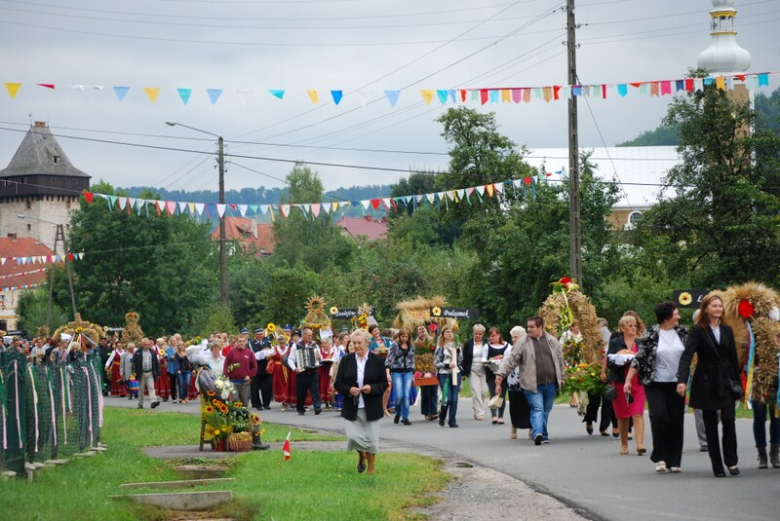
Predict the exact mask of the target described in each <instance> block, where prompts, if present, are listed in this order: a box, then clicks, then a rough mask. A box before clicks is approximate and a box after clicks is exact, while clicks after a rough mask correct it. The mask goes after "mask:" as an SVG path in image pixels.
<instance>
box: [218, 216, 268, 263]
mask: <svg viewBox="0 0 780 521" xmlns="http://www.w3.org/2000/svg"><path fill="white" fill-rule="evenodd" d="M253 226H254V224H253V223H252V220H251V219H248V218H246V217H226V218H225V238H226V239H227V240H229V241H233V240H235V241H239V242H240V243H241V247H242V248H243V249H244V251H246V252H257V254H258V255H259V256H263V255H270V254H271V253H273V251H274V229H273V226H274V225H273V224H258V225H257V226H256V227H255V228H254V229H253ZM211 238H212V239H214V240H217V239H219V226H217V227H216V228H214V231H213V232H211Z"/></svg>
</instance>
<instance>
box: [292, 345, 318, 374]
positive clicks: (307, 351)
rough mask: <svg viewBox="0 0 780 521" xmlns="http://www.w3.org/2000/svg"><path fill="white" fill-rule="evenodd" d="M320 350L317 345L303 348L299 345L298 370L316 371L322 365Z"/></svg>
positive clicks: (297, 353) (297, 352)
mask: <svg viewBox="0 0 780 521" xmlns="http://www.w3.org/2000/svg"><path fill="white" fill-rule="evenodd" d="M319 351H320V350H319V348H318V347H317V344H312V345H311V346H310V347H309V346H303V345H301V344H298V346H297V347H296V352H295V354H296V360H295V362H296V364H297V365H298V369H300V370H301V371H305V370H306V369H314V368H316V367H319V365H320V357H319V356H318V355H319Z"/></svg>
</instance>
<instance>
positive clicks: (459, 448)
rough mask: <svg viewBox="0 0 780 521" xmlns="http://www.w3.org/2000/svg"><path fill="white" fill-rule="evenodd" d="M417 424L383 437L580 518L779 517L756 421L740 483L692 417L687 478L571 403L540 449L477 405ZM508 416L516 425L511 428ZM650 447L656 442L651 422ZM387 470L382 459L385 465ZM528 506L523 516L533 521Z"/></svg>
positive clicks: (557, 412) (336, 427)
mask: <svg viewBox="0 0 780 521" xmlns="http://www.w3.org/2000/svg"><path fill="white" fill-rule="evenodd" d="M106 403H107V405H120V406H123V407H128V406H132V407H135V403H136V402H134V401H133V402H129V401H128V400H126V399H119V398H107V399H106ZM157 410H158V411H181V412H191V413H196V411H197V404H192V403H190V404H187V405H178V404H170V403H163V404H162V406H161V407H160V408H158V409H157ZM262 417H263V421H268V422H272V423H276V424H287V425H291V426H296V427H309V428H314V429H324V430H329V431H335V432H341V433H343V432H344V420H343V419H341V418H340V417H339V416H338V413H337V412H333V411H324V412H323V413H322V414H321V415H319V416H315V415H314V413H313V412H308V413H307V414H306V415H305V416H299V415H298V414H297V413H296V412H295V411H287V412H281V411H280V410H279V405H278V404H275V403H274V404H273V407H272V410H270V411H265V412H263V413H262ZM410 419H411V420H412V425H411V426H404V425H402V424H399V425H394V424H393V422H392V419H390V420H383V421H382V425H381V432H380V450H381V440H382V439H388V440H393V441H400V442H407V443H409V444H410V452H414V446H415V445H418V444H422V445H427V446H429V447H433V448H436V449H439V450H444V451H448V452H452V453H455V454H458V455H460V456H461V457H462V458H464V459H466V460H471V461H474V462H476V463H478V464H480V465H484V466H487V467H490V468H493V469H495V470H498V471H500V472H503V473H505V474H508V475H510V476H513V477H515V478H517V479H519V480H521V481H523V482H524V483H526V484H528V485H529V486H530V487H532V488H533V489H535V490H537V491H539V492H542V493H545V494H549V495H551V496H553V497H555V498H557V499H559V500H561V501H562V502H563V503H565V504H566V505H568V506H570V507H572V508H573V509H576V510H577V511H578V512H580V513H581V514H583V515H585V516H586V517H589V518H591V519H595V520H601V519H604V520H610V521H619V520H620V521H623V520H628V521H658V520H701V521H712V520H724V521H726V520H728V521H758V520H762V521H763V520H767V521H768V520H772V521H777V520H780V469H771V468H770V469H767V470H758V469H757V468H756V465H757V462H756V450H755V447H754V444H753V434H752V421H750V420H737V436H738V443H739V455H740V469H741V470H742V474H741V475H740V476H738V477H731V476H729V477H727V478H725V479H717V478H715V477H713V475H712V471H711V467H710V463H709V457H708V455H707V454H706V453H703V452H699V445H698V442H697V439H696V430H695V428H694V424H693V415H691V414H688V415H686V424H685V445H684V454H683V460H682V469H683V472H682V473H681V474H669V473H666V474H663V475H659V474H656V472H655V465H654V464H653V463H652V462H651V461H650V460H649V458H648V456H647V455H646V456H641V457H640V456H637V455H636V454H635V451H634V445H633V442H632V445H631V449H632V451H634V452H633V453H632V455H629V456H621V455H619V454H618V451H619V448H620V447H619V441H618V440H617V439H615V438H613V437H611V436H610V437H602V436H600V435H599V433H598V430H596V432H595V435H593V436H588V435H587V433H586V432H585V426H584V424H582V423H580V421H581V418H580V417H579V416H577V413H576V411H575V410H574V409H571V408H569V407H568V405H557V406H555V408H554V410H553V411H552V413H551V414H550V425H549V432H550V439H551V443H550V444H549V445H541V446H535V445H534V444H533V442H531V441H530V440H528V439H527V438H526V437H525V436H524V433H518V439H517V440H510V439H509V426H508V425H504V426H494V425H492V424H491V423H490V422H489V421H482V422H477V421H474V420H473V419H472V417H471V400H470V399H461V401H460V404H459V412H458V424H459V425H460V427H459V428H458V429H451V428H449V427H446V426H445V427H440V426H439V425H438V423H437V422H427V421H425V420H424V419H423V417H422V416H421V415H420V412H419V409H417V408H412V414H411V416H410ZM508 419H509V418H508V411H507V423H508ZM645 421H646V424H647V426H648V428H647V435H646V439H645V445H646V446H647V447H648V450H649V449H650V447H651V446H652V439H651V437H650V432H649V418H647V414H645ZM377 465H380V466H381V455H380V457H379V458H378V460H377ZM522 508H523V506H522V504H519V505H518V506H517V509H518V518H524V516H523V511H522Z"/></svg>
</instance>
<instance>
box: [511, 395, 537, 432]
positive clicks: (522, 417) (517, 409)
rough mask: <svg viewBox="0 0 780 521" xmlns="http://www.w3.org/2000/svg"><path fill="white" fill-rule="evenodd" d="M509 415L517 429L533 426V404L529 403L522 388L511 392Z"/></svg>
mask: <svg viewBox="0 0 780 521" xmlns="http://www.w3.org/2000/svg"><path fill="white" fill-rule="evenodd" d="M507 394H508V395H509V417H510V418H511V420H512V426H513V427H514V428H515V429H530V428H531V406H530V405H528V399H527V398H526V397H525V393H524V392H523V391H522V389H521V390H518V391H512V390H510V391H509V393H507Z"/></svg>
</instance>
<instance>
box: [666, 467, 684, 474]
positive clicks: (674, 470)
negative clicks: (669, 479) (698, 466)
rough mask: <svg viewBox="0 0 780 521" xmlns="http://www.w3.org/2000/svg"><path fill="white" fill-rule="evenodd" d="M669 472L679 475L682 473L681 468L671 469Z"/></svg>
mask: <svg viewBox="0 0 780 521" xmlns="http://www.w3.org/2000/svg"><path fill="white" fill-rule="evenodd" d="M669 472H671V473H672V474H679V473H680V472H682V469H681V468H680V467H669Z"/></svg>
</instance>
